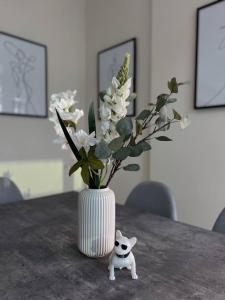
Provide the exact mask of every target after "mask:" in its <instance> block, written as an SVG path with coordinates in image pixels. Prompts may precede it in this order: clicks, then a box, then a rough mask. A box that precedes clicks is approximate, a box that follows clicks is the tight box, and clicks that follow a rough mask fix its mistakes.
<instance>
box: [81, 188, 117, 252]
mask: <svg viewBox="0 0 225 300" xmlns="http://www.w3.org/2000/svg"><path fill="white" fill-rule="evenodd" d="M78 219H79V229H78V247H79V249H80V251H81V252H82V253H84V254H85V255H88V256H91V257H98V256H104V255H107V254H108V253H110V252H111V251H112V249H113V246H114V237H115V195H114V193H113V191H112V190H110V189H109V188H106V189H102V190H91V189H86V190H83V191H82V192H80V195H79V200H78Z"/></svg>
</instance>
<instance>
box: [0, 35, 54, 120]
mask: <svg viewBox="0 0 225 300" xmlns="http://www.w3.org/2000/svg"><path fill="white" fill-rule="evenodd" d="M3 37H4V38H5V40H4V39H3ZM1 38H2V39H3V41H2V40H1ZM7 39H8V50H7V51H8V55H9V56H10V55H11V56H12V57H13V58H12V61H10V62H9V65H10V66H11V72H12V73H13V68H14V69H16V68H18V69H19V68H20V69H21V70H23V71H21V72H23V74H21V73H20V74H19V73H17V75H15V76H14V77H15V78H14V81H15V83H14V84H15V87H14V89H16V88H17V87H18V89H19V85H20V86H22V83H18V82H19V80H21V79H19V78H20V77H21V78H22V77H23V78H24V81H25V80H27V79H26V75H27V74H28V73H29V72H32V71H33V69H34V65H33V66H32V65H29V63H30V64H31V63H35V64H36V65H37V66H38V68H37V69H38V71H37V72H36V74H35V76H36V77H38V76H39V75H41V76H42V75H43V77H41V84H40V82H39V84H40V86H38V80H37V81H36V80H34V78H36V77H33V78H32V81H33V82H32V83H33V86H31V82H27V81H26V83H24V87H23V89H24V90H26V88H25V86H26V84H27V86H28V87H29V91H30V88H31V89H32V88H35V90H36V91H37V90H38V89H39V87H41V91H40V95H41V97H38V96H37V95H36V102H37V103H35V104H37V105H36V108H37V110H36V108H35V107H34V104H32V105H31V104H30V103H29V104H30V106H31V107H33V112H32V109H29V108H28V104H27V103H26V104H25V106H26V107H27V108H28V109H27V110H26V111H25V110H24V111H22V110H19V109H18V111H17V110H16V109H14V110H12V111H10V109H7V110H4V102H3V105H1V102H0V117H1V116H4V115H5V116H16V117H28V118H47V117H48V55H47V46H46V45H44V44H42V43H39V42H36V41H33V40H30V39H26V38H23V37H20V36H16V35H13V34H10V33H6V32H3V31H0V54H2V53H3V52H1V51H3V44H4V42H5V43H7ZM12 41H13V42H14V43H13V42H12ZM16 42H18V44H17V43H16ZM19 45H20V47H21V46H22V45H23V46H22V47H24V48H25V49H26V51H27V50H28V49H30V50H32V49H31V48H32V47H36V48H35V51H36V53H37V54H38V53H39V54H38V58H39V57H40V58H42V59H43V61H42V64H41V65H40V61H36V60H35V59H36V58H37V57H35V56H33V55H34V54H33V53H32V51H29V50H28V52H29V53H28V54H29V56H26V54H27V53H25V50H24V48H23V49H22V48H19ZM6 48H7V47H6ZM38 49H39V50H40V51H39V52H38ZM35 51H34V52H35ZM1 59H3V55H0V64H1ZM13 59H14V61H13ZM2 62H3V63H4V64H6V60H4V61H2ZM13 64H14V65H13ZM19 64H20V65H19ZM25 68H27V69H25ZM5 69H6V72H5V74H4V71H5V70H4V71H3V74H1V70H0V87H1V77H2V78H3V80H2V82H3V83H2V88H3V90H4V88H5V83H6V82H10V80H11V82H12V81H13V80H12V78H10V72H9V70H8V69H7V68H5ZM39 69H40V70H39ZM25 70H26V72H27V73H25ZM12 73H11V76H12V77H13V75H12ZM18 74H19V75H18ZM4 76H5V77H4ZM42 87H43V90H42ZM20 88H21V87H20ZM21 89H22V88H21ZM23 93H24V95H28V92H27V93H25V92H23ZM21 94H22V92H21ZM30 95H31V94H29V101H30V100H31V98H30V97H31V96H30ZM0 97H1V89H0ZM15 97H17V94H16V96H15ZM4 99H6V100H5V101H6V102H7V105H8V102H9V101H8V99H12V97H11V98H10V97H9V98H8V99H7V97H5V95H4ZM27 99H28V96H27ZM0 101H1V98H0ZM38 101H42V102H40V104H41V106H40V107H41V108H39V107H38V105H39V102H38ZM23 105H24V104H23ZM38 109H39V110H38ZM35 110H36V112H35Z"/></svg>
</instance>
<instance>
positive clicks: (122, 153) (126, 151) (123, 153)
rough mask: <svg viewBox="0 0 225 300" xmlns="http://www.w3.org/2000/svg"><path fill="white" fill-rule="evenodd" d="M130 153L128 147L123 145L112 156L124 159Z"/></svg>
mask: <svg viewBox="0 0 225 300" xmlns="http://www.w3.org/2000/svg"><path fill="white" fill-rule="evenodd" d="M129 155H130V149H129V148H128V147H124V148H121V149H119V150H118V151H116V152H115V153H113V158H114V159H117V160H124V159H126V158H127V157H128V156H129Z"/></svg>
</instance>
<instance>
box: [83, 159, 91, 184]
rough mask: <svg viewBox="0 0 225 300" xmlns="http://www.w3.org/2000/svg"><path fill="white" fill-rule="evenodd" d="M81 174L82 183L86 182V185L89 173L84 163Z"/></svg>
mask: <svg viewBox="0 0 225 300" xmlns="http://www.w3.org/2000/svg"><path fill="white" fill-rule="evenodd" d="M81 176H82V179H83V181H84V183H86V184H87V185H89V181H90V173H89V168H88V165H87V164H84V165H83V166H82V170H81Z"/></svg>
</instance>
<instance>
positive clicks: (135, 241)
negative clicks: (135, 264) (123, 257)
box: [129, 237, 137, 248]
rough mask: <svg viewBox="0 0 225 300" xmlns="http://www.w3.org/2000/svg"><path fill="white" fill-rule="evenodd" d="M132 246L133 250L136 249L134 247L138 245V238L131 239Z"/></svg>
mask: <svg viewBox="0 0 225 300" xmlns="http://www.w3.org/2000/svg"><path fill="white" fill-rule="evenodd" d="M129 241H130V244H131V248H133V247H134V245H135V244H136V243H137V238H136V237H132V238H131V239H129Z"/></svg>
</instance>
